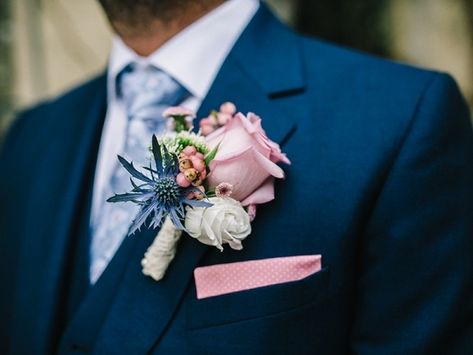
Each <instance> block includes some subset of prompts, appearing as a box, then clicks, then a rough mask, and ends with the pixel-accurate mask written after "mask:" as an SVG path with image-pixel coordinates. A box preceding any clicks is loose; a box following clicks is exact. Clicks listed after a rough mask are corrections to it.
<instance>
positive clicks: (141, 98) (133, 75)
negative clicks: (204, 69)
mask: <svg viewBox="0 0 473 355" xmlns="http://www.w3.org/2000/svg"><path fill="white" fill-rule="evenodd" d="M117 95H118V97H119V98H121V99H122V100H123V102H124V104H125V107H126V110H127V113H128V116H129V118H130V119H135V118H141V119H154V120H160V119H161V116H157V115H160V114H162V112H163V109H164V108H166V107H169V106H175V105H178V104H180V103H181V102H182V101H184V100H185V99H186V97H188V96H189V92H188V91H187V90H186V89H185V88H184V87H183V86H182V85H180V84H179V83H178V82H177V81H176V80H175V79H174V78H172V77H171V76H170V75H168V74H167V73H165V72H164V71H162V70H160V69H158V68H156V67H154V66H152V65H146V66H143V65H139V64H137V63H131V64H129V65H127V66H126V67H125V68H124V69H123V70H122V71H121V72H120V74H119V75H118V76H117Z"/></svg>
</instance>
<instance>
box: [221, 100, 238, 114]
mask: <svg viewBox="0 0 473 355" xmlns="http://www.w3.org/2000/svg"><path fill="white" fill-rule="evenodd" d="M220 112H222V113H227V114H229V115H231V116H233V115H234V114H235V113H236V106H235V104H234V103H232V102H225V103H223V104H222V105H221V106H220Z"/></svg>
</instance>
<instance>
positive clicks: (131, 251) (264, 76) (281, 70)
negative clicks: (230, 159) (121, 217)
mask: <svg viewBox="0 0 473 355" xmlns="http://www.w3.org/2000/svg"><path fill="white" fill-rule="evenodd" d="M272 38H279V39H280V40H284V41H285V42H287V43H284V48H286V49H287V48H288V47H289V48H292V49H293V50H291V51H289V52H287V53H286V54H283V53H279V52H278V48H275V47H274V45H273V44H271V43H268V42H259V40H262V39H264V40H265V41H268V39H272ZM296 38H297V37H295V36H294V35H293V34H291V33H290V32H289V31H288V30H287V29H286V28H285V27H283V26H282V25H281V24H279V22H277V21H276V20H275V19H274V18H273V16H272V15H271V14H270V13H269V11H268V10H267V9H266V8H265V7H264V5H262V6H261V8H260V10H259V11H258V13H257V14H256V15H255V18H254V19H253V21H252V23H251V24H250V25H249V26H248V28H247V29H246V30H245V33H244V34H243V35H242V37H241V38H240V40H239V41H238V43H237V44H236V46H235V48H234V49H233V51H232V53H231V54H230V55H229V56H228V58H227V60H226V61H225V63H224V65H223V67H222V69H221V70H220V72H219V74H218V75H217V78H216V80H215V82H214V84H213V86H212V88H211V89H210V91H209V94H208V96H207V97H206V99H205V100H204V102H203V103H202V105H201V109H200V111H199V113H198V117H203V116H206V115H207V114H208V112H209V111H210V110H211V109H214V108H218V107H219V105H220V104H221V103H223V102H224V101H233V102H234V103H235V104H236V105H237V107H238V109H239V110H240V111H242V112H247V111H249V110H251V111H254V112H257V113H258V114H260V115H261V116H262V117H263V119H264V126H265V128H266V130H267V132H268V134H269V135H270V136H271V137H272V138H273V139H275V140H276V141H278V142H280V143H283V142H284V141H287V139H288V138H289V137H290V134H291V132H292V131H293V130H294V129H295V122H294V121H293V120H292V119H291V118H290V114H286V113H284V112H279V111H278V110H277V104H275V100H276V99H277V98H279V97H283V96H284V95H288V94H293V93H295V92H299V91H301V90H303V89H304V81H303V79H302V78H303V76H302V71H301V70H302V68H301V65H302V64H301V63H300V57H299V52H298V45H297V44H295V43H294V42H295V40H296ZM288 41H289V42H288ZM288 43H289V44H288ZM292 43H294V44H292ZM248 53H252V54H253V55H252V57H248V56H247V55H246V54H248ZM274 58H277V60H275V59H274ZM156 233H157V231H155V230H143V231H142V232H140V233H137V234H136V235H134V236H132V237H128V238H127V239H126V240H125V242H124V243H123V244H122V246H121V247H120V249H119V251H118V253H117V255H116V257H115V258H114V259H113V260H112V263H111V264H110V265H109V267H108V268H107V270H106V271H105V273H104V277H103V278H101V280H99V282H98V283H97V285H96V286H95V287H94V288H93V289H92V291H91V292H90V295H89V297H88V298H87V300H86V302H85V303H84V304H83V305H82V306H83V307H81V309H80V311H79V312H78V314H77V317H76V319H75V320H74V321H73V322H72V324H71V326H70V328H69V329H68V332H67V336H66V337H65V339H64V342H63V346H62V350H63V351H64V352H66V351H67V350H68V349H70V347H73V348H80V349H83V350H90V349H93V350H94V351H95V352H97V353H133V354H145V353H147V352H149V350H150V349H151V348H152V347H153V345H155V344H157V343H158V342H159V339H160V338H161V337H162V335H163V333H164V331H165V329H166V327H167V326H168V324H169V322H170V321H171V319H172V316H173V314H174V313H175V312H176V310H177V308H178V306H179V305H180V303H181V301H182V299H183V296H184V293H185V291H186V290H187V289H188V286H189V285H190V282H191V281H192V273H193V270H194V268H195V267H196V266H197V265H198V263H199V261H200V260H201V259H202V257H203V256H204V254H205V252H206V251H208V250H209V247H207V246H204V245H203V244H201V243H199V242H197V241H195V240H193V239H192V238H190V237H189V236H187V235H183V236H182V239H181V241H180V244H179V247H178V251H177V255H176V257H175V259H174V261H173V262H172V264H171V265H170V267H169V269H168V270H167V273H166V275H165V277H164V279H163V280H161V281H159V282H155V281H154V280H152V279H151V278H149V277H146V276H144V275H143V274H142V273H141V264H140V261H141V258H142V257H143V254H144V253H145V251H146V249H147V248H148V246H149V245H150V244H151V243H152V241H153V239H154V237H155V236H156ZM90 319H94V323H95V325H94V324H91V322H90ZM99 328H100V329H99ZM125 338H126V341H117V340H119V339H125Z"/></svg>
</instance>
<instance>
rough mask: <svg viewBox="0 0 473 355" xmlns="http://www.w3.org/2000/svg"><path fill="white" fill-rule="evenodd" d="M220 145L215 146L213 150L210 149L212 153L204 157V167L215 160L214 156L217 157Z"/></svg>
mask: <svg viewBox="0 0 473 355" xmlns="http://www.w3.org/2000/svg"><path fill="white" fill-rule="evenodd" d="M220 144H221V142H220V143H219V144H217V145H216V146H215V148H214V149H212V151H211V152H210V153H209V154H207V155H206V156H205V158H204V161H205V165H207V166H209V164H210V162H211V161H212V160H214V159H215V156H216V155H217V152H218V148H220Z"/></svg>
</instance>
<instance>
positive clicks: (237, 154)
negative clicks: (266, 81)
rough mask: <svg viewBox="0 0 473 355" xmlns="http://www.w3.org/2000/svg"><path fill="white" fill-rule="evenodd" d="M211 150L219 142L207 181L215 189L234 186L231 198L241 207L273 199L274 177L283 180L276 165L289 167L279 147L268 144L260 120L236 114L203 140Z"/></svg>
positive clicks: (256, 117) (282, 175)
mask: <svg viewBox="0 0 473 355" xmlns="http://www.w3.org/2000/svg"><path fill="white" fill-rule="evenodd" d="M206 141H207V143H208V145H209V146H210V147H215V146H216V145H218V144H219V143H220V147H219V150H218V152H217V155H216V157H215V159H214V160H213V161H212V162H211V163H210V166H209V167H210V174H209V176H208V182H209V184H210V186H211V187H214V188H215V187H216V186H218V185H219V184H220V183H222V182H225V183H228V184H231V185H232V186H233V192H232V198H234V199H235V200H238V201H240V202H241V203H242V205H243V206H248V205H251V204H262V203H265V202H268V201H271V200H273V199H274V178H278V179H282V178H284V172H283V170H282V169H281V168H280V167H279V166H278V165H276V163H278V162H284V163H286V164H290V162H289V159H287V157H286V155H285V154H283V153H282V152H281V149H280V148H279V145H278V144H276V143H275V142H273V141H271V140H270V139H269V138H268V137H267V136H266V133H265V132H264V130H263V128H262V126H261V119H260V118H259V117H258V116H256V115H255V114H252V113H249V114H248V117H245V116H244V115H243V114H241V113H238V114H237V115H236V116H235V117H234V118H232V119H231V120H230V121H229V122H228V123H227V124H226V125H225V126H224V127H222V128H220V129H218V130H216V131H215V132H213V133H211V134H210V135H209V136H207V137H206Z"/></svg>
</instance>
